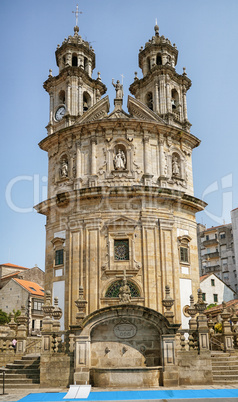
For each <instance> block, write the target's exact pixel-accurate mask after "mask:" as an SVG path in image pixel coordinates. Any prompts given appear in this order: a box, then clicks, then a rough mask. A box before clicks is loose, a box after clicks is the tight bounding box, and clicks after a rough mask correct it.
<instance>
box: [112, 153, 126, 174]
mask: <svg viewBox="0 0 238 402" xmlns="http://www.w3.org/2000/svg"><path fill="white" fill-rule="evenodd" d="M113 162H114V169H115V170H125V168H126V156H125V154H124V152H123V151H122V150H121V149H118V152H117V154H116V155H115V157H114V160H113Z"/></svg>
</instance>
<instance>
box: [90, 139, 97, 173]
mask: <svg viewBox="0 0 238 402" xmlns="http://www.w3.org/2000/svg"><path fill="white" fill-rule="evenodd" d="M96 145H97V140H96V137H93V138H92V139H91V175H92V176H94V175H96V174H97V164H96Z"/></svg>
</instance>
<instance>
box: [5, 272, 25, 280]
mask: <svg viewBox="0 0 238 402" xmlns="http://www.w3.org/2000/svg"><path fill="white" fill-rule="evenodd" d="M18 274H21V271H16V272H13V273H11V274H8V275H3V276H2V277H1V280H4V279H8V278H11V277H12V276H16V275H18Z"/></svg>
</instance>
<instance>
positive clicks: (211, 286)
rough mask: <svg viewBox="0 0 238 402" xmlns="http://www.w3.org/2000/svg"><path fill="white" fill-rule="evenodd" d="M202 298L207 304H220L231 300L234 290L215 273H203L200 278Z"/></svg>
mask: <svg viewBox="0 0 238 402" xmlns="http://www.w3.org/2000/svg"><path fill="white" fill-rule="evenodd" d="M200 281H201V282H200V288H201V289H202V294H203V300H204V301H205V302H206V303H207V304H208V305H209V304H213V303H216V304H221V303H222V302H223V301H224V302H227V301H229V300H233V299H234V296H235V292H234V291H233V290H232V289H231V288H230V287H229V286H228V285H226V283H225V282H223V281H222V280H221V279H220V278H218V276H216V275H215V274H213V273H211V274H207V275H203V276H201V278H200Z"/></svg>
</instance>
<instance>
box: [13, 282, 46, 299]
mask: <svg viewBox="0 0 238 402" xmlns="http://www.w3.org/2000/svg"><path fill="white" fill-rule="evenodd" d="M13 280H14V281H15V282H17V283H19V285H21V286H22V287H23V288H24V289H26V290H27V291H28V292H29V293H31V294H32V295H35V296H44V289H43V288H42V286H40V285H38V283H35V282H31V281H25V280H24V279H18V278H14V279H13Z"/></svg>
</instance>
